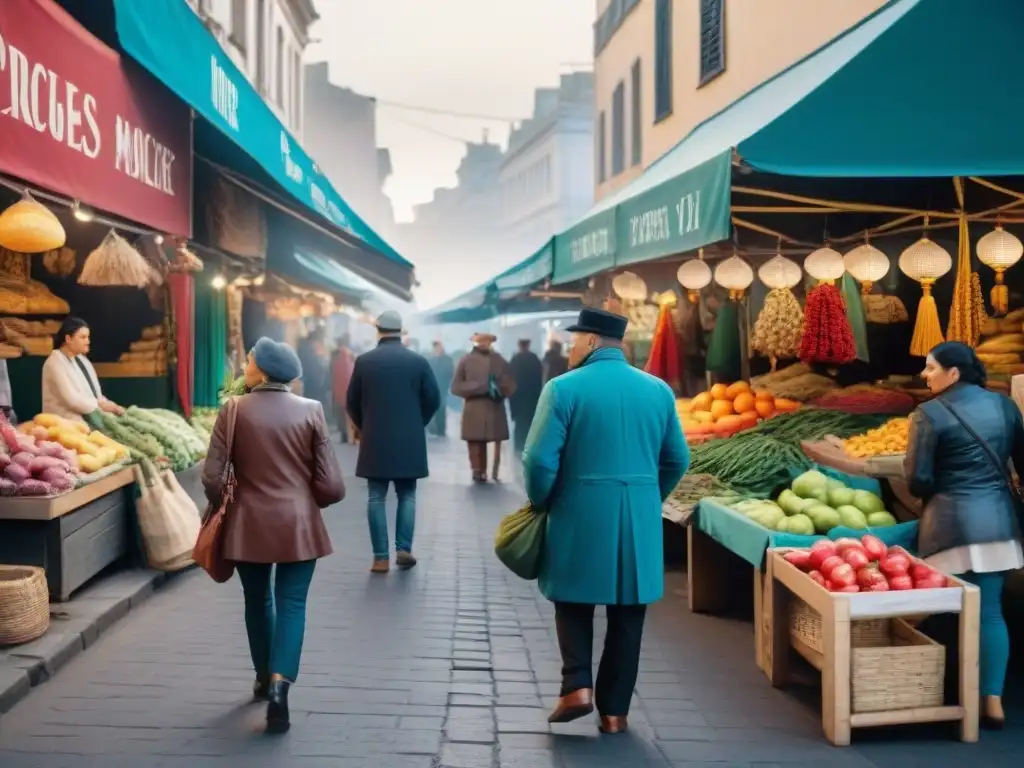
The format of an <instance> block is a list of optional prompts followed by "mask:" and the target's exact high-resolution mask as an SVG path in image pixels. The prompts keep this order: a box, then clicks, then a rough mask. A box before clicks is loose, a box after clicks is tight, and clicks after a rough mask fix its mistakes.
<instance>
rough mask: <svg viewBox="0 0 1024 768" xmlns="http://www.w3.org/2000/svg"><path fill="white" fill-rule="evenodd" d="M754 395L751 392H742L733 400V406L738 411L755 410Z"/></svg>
mask: <svg viewBox="0 0 1024 768" xmlns="http://www.w3.org/2000/svg"><path fill="white" fill-rule="evenodd" d="M755 404H756V403H755V401H754V396H753V395H752V394H750V393H749V392H740V393H739V394H738V395H736V399H735V400H733V401H732V407H733V409H734V410H735V411H736V413H747V412H748V411H753V410H754V406H755Z"/></svg>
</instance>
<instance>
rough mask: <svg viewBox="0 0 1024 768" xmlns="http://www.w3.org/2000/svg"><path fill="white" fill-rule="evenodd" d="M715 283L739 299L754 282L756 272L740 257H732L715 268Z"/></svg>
mask: <svg viewBox="0 0 1024 768" xmlns="http://www.w3.org/2000/svg"><path fill="white" fill-rule="evenodd" d="M715 282H716V283H718V284H719V285H720V286H722V287H723V288H728V289H729V293H730V295H731V296H732V298H734V299H735V298H739V296H741V295H742V294H743V292H744V291H745V290H747V288H749V287H750V284H751V283H753V282H754V270H752V269H751V268H750V265H749V264H747V262H745V261H744V260H743V259H741V258H740V257H739V256H731V257H729V258H728V259H726V260H725V261H723V262H722V263H721V264H719V265H718V266H717V267H715Z"/></svg>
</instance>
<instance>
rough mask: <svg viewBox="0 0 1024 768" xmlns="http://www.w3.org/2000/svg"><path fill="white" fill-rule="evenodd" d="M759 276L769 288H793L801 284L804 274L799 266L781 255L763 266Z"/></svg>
mask: <svg viewBox="0 0 1024 768" xmlns="http://www.w3.org/2000/svg"><path fill="white" fill-rule="evenodd" d="M757 276H758V277H759V278H761V282H762V283H764V284H765V285H767V286H768V287H769V288H792V287H793V286H794V285H798V284H799V283H800V281H801V280H802V279H803V276H804V272H803V270H802V269H800V265H799V264H797V263H796V262H795V261H792V260H791V259H787V258H786V257H785V256H783V255H782V254H781V253H780V254H777V255H775V256H773V257H772V258H771V259H769V260H768V261H766V262H765V263H764V264H762V265H761V268H760V269H759V270H757Z"/></svg>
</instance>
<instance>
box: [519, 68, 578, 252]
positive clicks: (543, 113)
mask: <svg viewBox="0 0 1024 768" xmlns="http://www.w3.org/2000/svg"><path fill="white" fill-rule="evenodd" d="M499 182H500V185H501V229H502V232H503V237H504V238H505V240H506V242H507V244H508V245H509V246H510V247H515V248H516V249H517V250H518V251H519V252H520V255H521V257H522V258H526V257H527V256H528V255H530V253H532V252H533V251H534V250H536V249H537V248H539V247H540V246H541V245H543V244H544V243H545V242H546V241H547V240H548V238H550V237H552V236H553V235H555V234H557V233H559V232H562V231H563V230H565V229H566V228H568V227H569V226H571V225H572V224H573V223H574V222H575V221H576V220H577V219H579V218H580V217H582V216H583V214H585V213H586V211H587V209H589V208H590V206H591V204H592V203H593V201H594V76H593V74H592V73H590V72H575V73H572V74H568V75H562V77H561V81H560V82H559V85H558V87H557V88H538V89H537V90H536V91H535V92H534V104H533V116H532V117H531V118H530V119H529V120H526V121H525V122H523V123H522V124H521V125H520V126H518V127H517V128H515V129H514V130H513V131H512V133H511V135H510V136H509V142H508V149H507V150H506V152H505V157H504V160H503V161H502V164H501V171H500V174H499Z"/></svg>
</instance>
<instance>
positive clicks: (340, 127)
mask: <svg viewBox="0 0 1024 768" xmlns="http://www.w3.org/2000/svg"><path fill="white" fill-rule="evenodd" d="M329 75H330V73H329V70H328V65H327V62H318V63H316V64H309V65H307V66H306V75H305V110H304V117H303V123H304V126H305V146H306V149H307V150H308V151H309V154H310V155H311V156H312V157H313V158H314V159H315V160H316V163H317V165H319V166H320V170H321V171H323V172H324V174H325V175H326V176H327V178H329V179H330V180H331V183H332V184H333V185H334V186H335V188H336V189H337V190H338V192H340V193H341V196H342V197H344V198H345V200H346V201H347V202H348V203H349V204H350V205H351V206H352V207H353V208H354V209H355V210H357V211H359V215H360V216H361V217H362V218H364V219H365V220H366V221H367V223H368V224H369V225H370V226H371V227H373V229H374V230H375V231H377V232H378V233H380V234H381V235H382V236H383V237H384V238H385V239H388V238H389V237H390V236H391V234H392V233H393V231H394V223H395V217H394V211H393V209H392V206H391V200H390V199H389V198H388V196H387V195H385V194H384V182H386V181H387V179H388V177H389V176H390V175H391V171H392V169H391V154H390V153H389V152H388V150H387V149H384V148H381V147H378V146H377V102H376V100H375V99H373V98H372V97H370V96H363V95H361V94H358V93H356V92H355V91H352V90H350V89H348V88H343V87H341V86H337V85H334V84H333V83H331V81H330V76H329Z"/></svg>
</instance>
